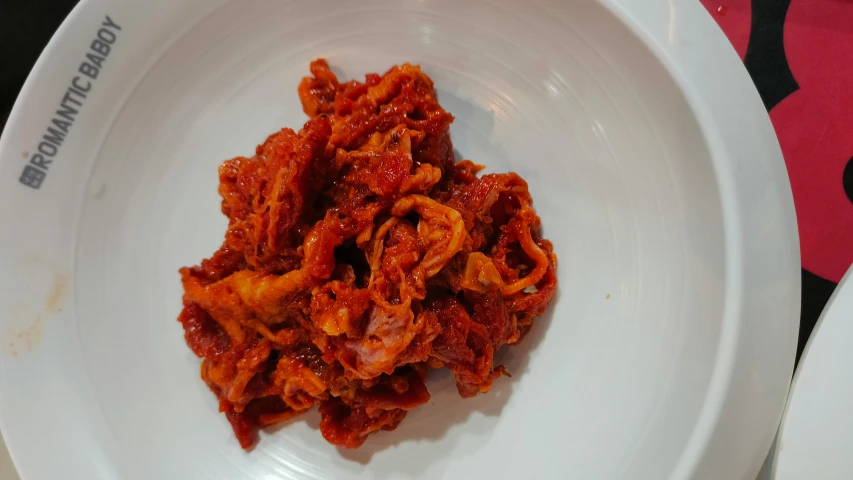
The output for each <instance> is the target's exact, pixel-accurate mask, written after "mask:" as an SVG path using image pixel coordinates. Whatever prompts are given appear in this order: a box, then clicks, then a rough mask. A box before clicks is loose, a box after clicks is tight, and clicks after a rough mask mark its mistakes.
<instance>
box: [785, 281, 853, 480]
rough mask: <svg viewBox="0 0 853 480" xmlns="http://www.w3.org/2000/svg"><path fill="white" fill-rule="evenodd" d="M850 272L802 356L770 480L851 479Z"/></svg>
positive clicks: (852, 357) (852, 293) (852, 316)
mask: <svg viewBox="0 0 853 480" xmlns="http://www.w3.org/2000/svg"><path fill="white" fill-rule="evenodd" d="M851 366H853V268H851V269H850V270H849V271H848V272H847V275H845V276H844V278H843V279H842V280H841V283H839V284H838V286H837V287H836V289H835V292H834V293H833V294H832V297H831V298H830V299H829V302H827V305H826V308H825V309H824V311H823V314H821V317H820V319H819V320H818V322H817V324H816V325H815V328H814V330H813V331H812V335H811V337H810V338H809V342H808V344H806V348H805V350H804V351H803V355H802V357H800V365H799V366H798V367H797V373H796V374H795V375H794V381H793V383H792V384H791V393H790V395H789V397H788V405H787V406H786V407H785V415H784V416H783V417H782V426H781V427H780V428H779V438H778V439H777V441H776V450H775V452H774V457H773V469H772V471H771V478H773V479H774V480H800V479H803V478H819V479H821V480H836V479H837V480H848V479H850V478H853V454H851V453H853V452H851V446H853V374H851Z"/></svg>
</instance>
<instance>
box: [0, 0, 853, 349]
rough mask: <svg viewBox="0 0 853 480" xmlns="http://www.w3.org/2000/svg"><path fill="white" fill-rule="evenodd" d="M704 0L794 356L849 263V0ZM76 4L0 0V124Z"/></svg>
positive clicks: (852, 75) (852, 194)
mask: <svg viewBox="0 0 853 480" xmlns="http://www.w3.org/2000/svg"><path fill="white" fill-rule="evenodd" d="M697 1H700V0H697ZM701 2H702V4H703V5H704V6H705V7H706V8H707V10H708V11H709V12H710V13H711V15H712V16H713V17H714V19H715V20H716V21H717V23H718V24H719V25H720V27H721V28H722V29H723V31H724V32H725V33H726V35H727V36H728V37H729V39H730V40H731V42H732V44H733V46H734V47H735V49H736V50H737V51H738V54H739V55H740V56H741V58H742V59H743V60H744V64H745V65H746V68H747V70H748V71H749V74H750V75H751V76H752V79H753V81H754V82H755V85H756V88H757V89H758V92H759V94H760V95H761V98H762V99H763V101H764V104H765V106H766V107H767V111H768V113H769V115H770V118H771V120H772V121H773V124H774V127H775V128H776V131H777V135H778V136H779V140H780V144H781V145H782V149H783V153H784V154H785V161H786V164H787V166H788V171H789V175H790V177H791V182H792V186H793V190H794V201H795V204H796V207H797V213H798V221H799V224H800V236H801V241H802V243H803V245H802V255H803V269H802V280H803V303H802V311H801V324H800V341H799V348H798V352H797V353H798V356H799V353H800V352H801V351H802V348H803V346H804V345H805V342H806V340H807V339H808V335H809V334H810V333H811V331H812V329H813V328H814V325H815V322H816V321H817V318H818V316H819V315H820V312H821V311H822V310H823V307H824V305H825V304H826V301H827V300H828V299H829V296H830V295H831V294H832V291H833V290H834V288H835V286H836V284H837V282H838V281H839V280H840V278H841V275H842V274H843V272H844V271H845V270H846V268H847V267H848V266H849V265H850V264H851V262H853V88H851V87H850V85H853V83H851V82H850V80H853V2H851V1H848V0H716V1H709V0H701ZM76 3H77V2H76V0H2V1H0V58H2V59H3V66H2V69H0V130H2V125H4V124H5V121H6V116H7V115H8V113H9V110H11V108H12V105H13V104H14V102H15V98H16V97H17V95H18V91H19V90H20V88H21V85H23V82H24V80H25V79H26V77H27V75H28V74H29V71H30V69H31V68H32V66H33V64H34V63H35V61H36V59H37V58H38V56H39V54H40V53H41V50H42V49H43V48H44V46H45V45H46V44H47V42H48V40H50V37H51V35H53V32H54V31H55V30H56V29H57V28H58V26H59V24H60V23H61V22H62V20H63V19H64V18H65V16H66V15H67V14H68V12H70V11H71V9H72V8H73V7H74V5H75V4H76ZM848 92H850V93H848ZM845 102H847V103H845ZM839 105H841V107H842V108H839ZM845 112H846V113H845ZM827 212H828V213H827ZM848 240H849V241H848Z"/></svg>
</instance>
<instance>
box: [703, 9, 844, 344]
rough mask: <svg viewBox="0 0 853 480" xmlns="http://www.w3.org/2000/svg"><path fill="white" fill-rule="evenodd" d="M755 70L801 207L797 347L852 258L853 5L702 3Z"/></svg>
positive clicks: (759, 87) (745, 63) (751, 70)
mask: <svg viewBox="0 0 853 480" xmlns="http://www.w3.org/2000/svg"><path fill="white" fill-rule="evenodd" d="M702 3H703V5H705V8H706V9H707V10H708V11H709V12H710V13H711V15H712V16H713V17H714V19H715V20H716V21H717V23H718V24H719V25H720V27H721V28H722V29H723V31H724V32H725V33H726V35H727V36H728V38H729V40H730V41H731V43H732V45H733V46H734V47H735V50H736V51H737V52H738V54H739V55H740V56H741V58H742V59H743V61H744V65H745V66H746V69H747V70H748V71H749V74H750V75H751V76H752V80H753V82H754V83H755V86H756V88H757V89H758V93H759V94H760V95H761V98H762V100H763V101H764V106H765V107H766V108H767V111H768V112H769V114H770V120H771V121H772V122H773V127H774V128H775V129H776V135H777V136H778V138H779V144H780V145H781V146H782V153H783V154H784V156H785V163H786V165H787V167H788V175H789V177H790V179H791V188H792V190H793V192H794V204H795V206H796V209H797V221H798V224H799V230H800V245H801V246H800V251H801V254H802V276H803V306H802V313H801V323H800V341H799V349H798V353H799V352H801V351H802V348H803V346H804V345H805V342H806V340H807V339H808V335H809V333H810V332H811V331H812V328H814V324H815V322H816V321H817V318H818V316H819V315H820V312H821V310H822V309H823V307H824V305H825V304H826V301H827V300H828V299H829V296H830V295H831V294H832V291H833V289H834V288H835V286H836V284H837V283H838V281H839V280H841V277H842V276H843V275H844V272H845V271H846V270H847V268H848V267H849V266H850V264H851V263H853V1H851V0H752V1H750V0H716V1H713V0H702Z"/></svg>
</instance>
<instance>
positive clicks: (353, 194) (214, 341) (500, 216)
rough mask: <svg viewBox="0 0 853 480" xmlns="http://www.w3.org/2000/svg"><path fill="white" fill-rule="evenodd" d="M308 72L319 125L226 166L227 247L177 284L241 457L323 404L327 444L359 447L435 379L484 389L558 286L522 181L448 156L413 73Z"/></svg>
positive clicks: (400, 69)
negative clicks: (498, 357) (342, 75)
mask: <svg viewBox="0 0 853 480" xmlns="http://www.w3.org/2000/svg"><path fill="white" fill-rule="evenodd" d="M311 74H312V76H311V77H306V78H304V79H303V80H302V83H301V84H300V86H299V96H300V99H301V100H302V105H303V109H304V111H305V113H306V114H308V116H309V117H311V119H310V120H309V121H308V122H307V123H306V124H305V125H304V127H303V128H302V130H300V131H299V132H295V131H293V130H291V129H288V128H285V129H283V130H281V131H279V132H278V133H275V134H273V135H271V136H270V137H269V138H267V140H266V141H265V142H264V143H263V144H261V145H260V146H258V148H257V149H256V151H255V155H254V156H253V157H251V158H246V157H238V158H234V159H232V160H228V161H226V162H225V163H223V164H222V166H221V167H220V169H219V180H220V184H219V194H220V195H221V197H222V213H223V214H225V215H226V216H227V217H228V219H229V225H228V230H227V232H226V234H225V241H224V242H223V244H222V246H221V247H220V249H219V250H218V251H216V252H215V253H214V254H213V256H211V257H210V258H208V259H206V260H204V261H202V262H201V265H198V266H195V267H185V268H182V269H181V272H180V273H181V279H182V283H183V287H184V299H183V303H184V308H183V311H182V312H181V315H180V316H179V318H178V320H179V321H180V322H181V323H182V324H183V327H184V333H185V338H186V341H187V345H188V346H189V347H190V348H191V349H192V351H193V352H194V353H195V354H196V355H198V356H199V357H201V358H202V359H203V361H202V366H201V377H202V379H204V381H205V382H206V383H207V385H208V386H209V387H210V389H211V390H212V391H213V392H214V393H215V394H216V395H217V397H218V398H219V404H220V410H221V411H222V412H223V413H224V414H225V415H226V417H227V418H228V420H229V421H230V422H231V425H232V426H233V429H234V433H235V435H236V436H237V438H238V439H239V441H240V444H241V445H242V446H243V447H244V448H248V447H250V446H251V445H252V444H253V443H254V441H255V438H256V433H257V430H258V429H259V428H262V427H264V426H267V425H271V424H274V423H278V422H281V421H284V420H287V419H289V418H292V417H294V416H296V415H299V414H300V413H304V412H306V411H307V410H308V409H310V408H311V407H313V406H314V405H318V406H319V411H320V414H321V416H322V421H321V423H320V430H321V432H322V434H323V436H324V437H325V438H326V440H328V441H329V442H331V443H333V444H336V445H340V446H343V447H349V448H354V447H358V446H359V445H361V444H362V443H363V442H364V441H365V439H366V437H367V436H368V435H369V434H370V433H373V432H376V431H379V430H393V429H394V428H396V427H397V425H398V424H399V423H400V421H401V420H402V419H403V417H405V415H406V412H407V411H408V410H411V409H412V408H415V407H417V406H419V405H422V404H424V403H426V402H427V401H428V400H429V393H428V392H427V389H426V386H425V385H424V381H425V380H426V377H427V375H428V372H429V370H430V369H431V368H445V367H446V368H449V369H450V370H451V371H452V372H453V374H454V375H455V377H456V384H457V388H458V390H459V394H460V395H461V396H463V397H470V396H474V395H476V394H477V393H485V392H487V391H488V390H489V388H490V387H491V385H492V382H494V381H495V380H496V379H497V378H499V377H500V376H502V375H508V373H507V372H506V370H505V369H504V368H503V367H502V366H500V365H495V364H494V355H495V352H497V351H498V350H499V349H500V348H501V347H503V346H504V345H512V344H515V343H518V342H519V341H520V340H521V339H522V337H523V336H524V335H525V334H526V333H527V331H528V330H529V329H530V328H531V325H532V321H533V319H534V318H535V317H536V316H538V315H540V314H541V313H542V312H543V310H544V309H545V308H546V307H547V305H548V303H549V302H550V300H551V298H552V296H553V294H554V292H555V290H556V286H557V279H556V261H557V259H556V256H555V255H554V253H553V248H552V245H551V243H550V242H549V241H547V240H545V239H543V238H542V237H540V235H539V229H540V220H539V217H538V216H537V215H536V213H535V212H534V210H533V208H532V204H533V200H532V199H531V197H530V193H529V192H528V189H527V183H526V182H525V181H524V180H523V179H522V178H521V177H519V176H518V175H516V174H514V173H503V174H490V175H483V176H482V177H478V175H477V173H478V171H479V170H481V169H482V167H480V166H478V165H475V164H474V163H472V162H470V161H467V160H465V161H460V162H455V161H454V158H453V147H452V144H451V142H450V135H449V127H450V124H451V122H452V121H453V116H452V115H450V114H449V113H448V112H446V111H444V109H442V108H441V106H440V105H439V104H438V101H437V98H436V95H435V91H434V88H433V83H432V80H430V78H429V77H427V76H426V75H425V74H424V73H423V72H421V70H420V68H419V67H417V66H412V65H409V64H404V65H401V66H395V67H393V68H392V69H391V70H389V71H388V72H387V73H385V74H384V75H382V76H380V75H377V74H368V75H367V76H366V78H365V81H364V82H357V81H354V80H353V81H349V82H346V83H340V82H339V80H338V79H337V78H336V77H335V75H334V74H333V73H332V72H331V71H330V70H329V67H328V65H327V64H326V62H325V60H322V59H320V60H316V61H314V62H312V64H311Z"/></svg>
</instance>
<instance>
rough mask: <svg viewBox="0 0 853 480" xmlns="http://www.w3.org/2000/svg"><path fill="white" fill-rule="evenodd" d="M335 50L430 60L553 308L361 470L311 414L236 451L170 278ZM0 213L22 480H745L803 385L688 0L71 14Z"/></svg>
mask: <svg viewBox="0 0 853 480" xmlns="http://www.w3.org/2000/svg"><path fill="white" fill-rule="evenodd" d="M107 16H109V19H111V21H112V22H113V23H115V24H117V25H118V27H115V26H110V25H109V23H110V22H109V21H106V20H107ZM105 21H106V23H107V24H108V25H106V26H102V25H103V24H104V22H105ZM119 27H120V30H119ZM102 28H105V29H107V33H103V32H102V31H101V29H102ZM99 32H100V33H99ZM99 34H100V35H101V36H102V38H101V40H100V41H101V42H104V41H109V40H112V39H113V36H115V39H114V40H113V41H112V43H111V44H110V53H109V55H108V56H107V57H106V60H105V61H103V62H102V63H103V64H102V65H101V67H102V68H100V69H99V70H98V75H97V78H96V79H93V80H91V87H89V91H87V92H85V93H86V98H85V100H84V101H81V103H82V104H83V105H82V106H81V107H80V108H79V113H78V114H75V119H74V123H73V126H72V127H71V128H70V131H69V133H68V134H67V136H65V138H64V140H63V141H62V145H61V147H60V149H59V151H58V152H57V153H56V155H55V157H54V158H53V160H52V163H50V164H49V170H48V171H47V176H46V178H44V179H43V181H42V183H41V185H40V188H39V189H32V188H30V187H27V186H24V185H22V184H21V183H19V177H20V176H21V174H22V172H23V171H24V169H25V165H27V164H28V162H30V163H32V162H34V161H36V162H41V163H43V161H42V158H44V157H35V155H36V154H39V152H38V147H39V142H40V141H41V139H42V138H43V135H45V133H46V128H47V127H48V126H49V125H53V124H52V123H51V120H52V119H53V118H55V117H56V113H55V112H56V111H57V108H58V105H60V103H61V102H62V101H63V97H64V95H66V93H67V92H68V91H69V90H68V89H69V88H70V85H72V83H71V82H73V81H74V79H75V78H77V77H80V79H81V80H78V81H77V83H78V84H79V85H78V88H82V87H86V86H87V85H89V83H82V80H86V78H85V77H83V76H82V75H85V73H80V65H81V62H84V61H91V59H89V57H87V54H91V53H93V48H95V49H96V50H97V49H100V50H105V49H104V48H103V46H102V45H101V44H100V43H96V44H95V45H97V47H93V46H92V45H93V42H94V40H96V39H98V35H99ZM108 43H109V42H108ZM320 56H323V57H326V58H327V59H328V60H329V62H330V64H331V65H332V66H333V68H334V69H336V71H337V72H339V73H340V76H341V77H342V78H352V77H357V78H362V77H361V76H362V75H363V74H364V73H366V72H370V71H385V70H386V69H387V68H388V67H390V66H391V65H393V64H395V63H400V62H404V61H409V62H413V63H419V64H421V65H422V66H423V68H424V70H425V71H426V72H427V73H428V74H429V75H430V76H431V77H432V78H433V80H434V81H435V84H436V87H437V90H438V94H439V97H440V100H441V103H442V105H443V106H444V107H445V108H447V109H448V110H449V111H450V112H451V113H453V114H454V115H455V116H456V119H457V120H456V123H455V124H454V125H453V127H452V135H453V141H454V145H455V147H456V149H457V151H458V152H460V154H461V155H463V156H464V157H466V158H471V159H474V160H476V161H478V162H481V163H484V164H486V165H487V166H488V171H493V172H496V171H506V170H510V169H512V170H516V171H518V172H519V173H520V174H521V175H522V176H523V177H524V178H525V179H527V180H528V181H529V183H530V186H531V192H532V194H533V197H534V199H535V202H536V203H535V207H536V209H537V211H538V213H539V214H540V215H541V217H542V220H543V224H544V234H545V236H546V237H548V238H550V239H551V240H553V242H554V245H555V251H556V253H557V254H558V256H559V259H560V264H559V281H560V286H559V293H558V295H557V297H556V298H555V301H554V306H553V308H552V309H551V310H550V311H549V312H548V313H547V314H546V315H545V316H544V317H543V318H541V319H540V320H539V321H538V323H537V324H536V325H535V327H534V329H533V331H532V332H531V334H530V335H529V336H528V337H527V338H526V339H525V340H524V342H523V343H522V344H521V345H519V346H518V347H516V348H515V349H513V350H511V351H508V352H505V353H504V354H503V356H502V361H503V362H504V363H505V364H506V365H507V367H508V368H509V370H510V371H511V372H512V373H513V374H514V375H513V377H512V378H511V379H502V380H500V381H498V382H497V383H496V384H495V386H494V388H493V390H492V391H491V392H490V393H489V394H487V395H480V396H478V397H477V398H475V399H469V400H463V399H461V398H459V397H458V395H457V394H456V392H455V389H454V388H453V385H452V381H450V379H449V378H448V377H447V376H438V377H437V378H436V379H434V380H431V381H430V383H429V384H428V387H429V388H430V391H431V393H432V394H433V397H432V400H431V402H430V403H429V404H428V405H425V406H424V407H422V408H419V409H416V410H415V411H413V412H411V413H410V414H409V416H408V418H406V419H405V421H404V422H403V423H402V424H401V425H400V427H399V428H398V429H397V430H396V431H394V432H383V433H381V434H377V435H374V436H372V437H370V438H369V440H368V441H367V442H366V443H365V445H364V446H363V447H362V448H361V449H359V450H356V451H339V450H337V449H336V448H334V447H333V446H331V445H329V444H328V443H326V442H325V441H324V440H323V439H322V437H321V435H320V433H319V431H318V430H317V419H318V416H317V415H316V413H314V414H308V415H306V416H303V417H301V419H300V420H297V421H294V422H292V423H290V424H289V425H287V426H286V427H284V428H281V429H278V430H276V431H274V432H267V433H264V434H262V437H261V440H260V443H259V445H258V446H257V447H256V448H255V449H254V450H253V451H250V452H244V451H243V450H241V449H240V447H239V445H238V444H237V442H236V440H235V439H234V438H233V435H232V434H231V431H230V427H229V425H228V423H227V421H226V419H225V418H224V417H223V416H222V415H220V414H219V413H217V404H216V400H215V398H214V396H213V395H212V394H211V393H210V392H209V391H208V390H207V387H206V386H205V385H204V384H203V383H202V381H201V380H200V379H199V377H198V365H199V361H198V359H196V358H195V357H194V356H193V355H192V353H191V352H190V350H189V349H188V348H187V347H186V346H185V344H184V340H183V335H182V331H181V328H180V325H179V324H178V323H177V322H176V321H175V317H176V315H177V314H178V312H179V310H180V298H181V293H182V292H181V286H180V283H179V281H178V275H177V269H178V268H179V267H180V266H183V265H188V264H194V263H196V262H198V261H199V260H200V259H201V258H203V257H204V256H205V255H208V254H210V253H211V252H212V251H213V250H214V249H215V248H216V247H217V246H218V245H219V243H220V241H221V239H222V234H223V231H224V229H225V225H226V221H225V218H224V217H223V216H222V215H221V214H220V213H219V199H218V197H217V194H216V191H217V166H218V165H219V163H220V162H222V161H223V160H225V159H227V158H230V157H233V156H236V155H243V154H247V153H249V152H252V151H253V149H254V147H255V145H256V144H258V143H259V142H261V141H262V140H263V139H264V138H265V137H266V136H267V135H268V134H269V133H271V132H273V131H276V130H278V129H279V128H281V127H283V126H289V127H295V128H296V127H299V126H301V125H302V123H303V122H304V121H305V118H304V115H303V114H302V112H301V108H300V105H299V100H298V97H297V93H296V86H297V84H298V82H299V80H300V78H301V77H302V76H303V75H306V74H307V73H308V63H309V61H310V60H312V59H314V58H316V57H320ZM83 70H84V71H89V73H91V74H94V72H92V71H91V68H86V67H84V68H83ZM86 81H87V82H88V80H86ZM72 95H75V94H73V92H72ZM66 103H67V102H66ZM44 148H47V149H48V150H50V148H49V147H43V149H44ZM34 159H35V160H34ZM30 173H32V172H30ZM27 178H28V181H30V183H34V182H35V181H36V180H38V178H39V175H35V174H33V175H30V176H29V177H27ZM0 219H2V222H3V225H4V228H3V229H2V230H0V244H2V245H3V249H2V250H1V251H0V272H2V276H0V335H2V338H0V340H2V343H0V354H2V357H0V426H2V429H3V435H4V437H5V439H6V441H7V443H8V446H9V449H10V451H11V453H12V456H13V458H14V460H15V462H16V464H17V466H18V467H19V470H20V472H21V474H22V477H23V479H24V480H42V479H51V480H52V479H55V478H64V479H68V480H72V479H85V480H89V479H96V478H99V479H119V478H122V479H137V478H138V479H152V478H163V479H167V478H168V479H172V478H175V479H181V480H193V479H206V480H208V479H230V480H241V479H257V478H282V477H283V478H304V479H314V478H339V479H346V478H356V477H358V478H383V479H385V478H430V479H432V478H452V479H458V478H472V477H481V476H482V477H485V478H518V477H525V478H567V477H568V478H579V479H591V478H595V479H616V478H627V479H654V480H659V479H664V478H670V479H687V478H695V479H709V480H719V479H721V478H725V479H727V480H728V479H738V478H744V479H748V480H752V478H754V475H755V473H756V472H757V471H758V468H759V467H760V465H761V461H762V460H763V458H764V454H765V453H766V452H767V449H768V448H769V446H770V442H771V440H772V438H773V434H774V430H775V426H776V425H777V424H778V421H779V418H780V415H781V412H782V407H783V402H784V399H785V396H786V393H787V389H788V381H789V379H790V375H791V369H792V367H793V360H794V351H795V346H796V338H797V326H798V313H799V295H800V285H799V279H800V270H799V256H798V242H797V229H796V222H795V217H794V207H793V202H792V198H791V192H790V188H789V185H788V180H787V175H786V171H785V166H784V163H783V161H782V157H781V153H780V149H779V146H778V144H777V141H776V138H775V135H774V133H773V129H772V127H771V125H770V122H769V121H768V118H767V116H766V113H765V111H764V107H763V106H762V103H761V101H760V99H759V97H758V95H757V93H756V92H755V90H754V87H753V86H752V84H751V82H750V79H749V77H748V75H747V73H746V71H745V70H744V69H743V66H742V64H741V62H740V60H739V59H738V58H737V56H736V55H735V53H734V51H733V50H732V49H731V47H730V46H729V44H728V42H727V41H726V39H725V37H724V36H723V34H722V33H721V32H720V31H719V29H718V27H717V26H716V25H715V24H714V22H713V20H712V19H711V18H710V17H709V16H708V15H707V13H706V12H705V11H704V9H703V8H702V6H701V5H700V4H699V3H698V2H695V0H683V1H682V0H670V1H664V0H655V1H651V0H606V1H603V2H601V3H598V2H593V1H577V2H560V1H556V0H554V1H526V2H515V1H511V0H497V1H491V2H459V1H456V0H435V1H415V0H406V1H403V2H396V1H388V2H384V1H379V0H366V1H360V2H351V1H314V2H307V1H306V2H281V1H279V0H242V1H239V2H236V1H235V2H230V3H229V2H226V1H223V0H216V1H211V0H151V1H148V2H119V1H117V0H83V1H82V2H81V3H80V4H79V5H78V6H77V8H76V9H75V10H74V12H73V13H72V14H71V16H70V17H69V18H68V19H67V20H66V22H65V23H64V24H63V26H62V27H61V28H60V30H59V31H58V32H57V34H56V37H55V38H54V39H53V40H52V41H51V43H50V45H49V46H48V47H47V49H46V50H45V52H44V54H43V55H42V57H41V59H40V60H39V62H38V64H37V65H36V67H35V69H34V71H33V74H32V75H31V76H30V78H29V79H28V81H27V84H26V86H25V87H24V90H23V92H22V94H21V97H20V98H19V100H18V102H17V104H16V106H15V109H14V111H13V113H12V116H11V118H10V121H9V123H8V124H7V126H6V131H5V134H4V136H3V138H2V141H0Z"/></svg>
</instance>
